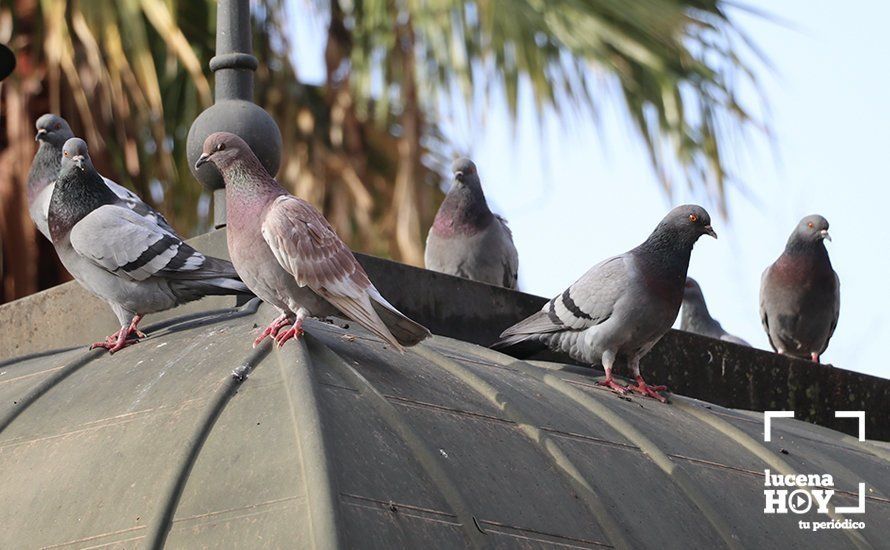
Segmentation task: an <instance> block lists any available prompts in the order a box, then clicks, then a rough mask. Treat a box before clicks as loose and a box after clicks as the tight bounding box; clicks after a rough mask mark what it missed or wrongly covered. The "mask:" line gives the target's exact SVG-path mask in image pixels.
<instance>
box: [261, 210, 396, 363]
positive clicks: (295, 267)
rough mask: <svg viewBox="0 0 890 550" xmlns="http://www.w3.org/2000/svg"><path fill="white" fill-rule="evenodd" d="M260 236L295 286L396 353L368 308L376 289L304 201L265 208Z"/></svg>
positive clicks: (391, 340)
mask: <svg viewBox="0 0 890 550" xmlns="http://www.w3.org/2000/svg"><path fill="white" fill-rule="evenodd" d="M261 229H262V234H263V238H264V239H265V240H266V243H267V244H268V245H269V248H271V249H272V253H273V254H274V255H275V258H276V259H277V260H278V263H279V264H281V267H283V268H284V269H285V270H286V271H288V272H289V273H290V274H291V275H293V276H294V279H295V280H296V281H297V284H299V285H300V286H307V287H309V288H311V289H312V290H313V291H314V292H315V293H317V294H319V295H320V296H322V297H323V298H325V299H326V300H327V301H329V302H330V303H331V304H333V305H334V306H335V307H336V308H337V309H339V310H340V311H342V312H343V313H345V314H346V315H347V316H349V317H350V318H352V319H353V320H355V321H356V322H358V323H359V324H361V325H362V326H364V327H365V328H367V329H368V330H370V331H371V332H373V333H375V334H376V335H377V336H379V337H381V338H382V339H383V340H385V341H387V342H389V343H390V344H392V345H393V346H394V347H396V348H397V349H401V346H400V345H399V343H398V342H397V341H396V340H395V338H394V337H393V336H392V334H391V333H390V332H389V330H387V329H386V326H385V325H384V324H383V321H382V320H381V319H380V317H379V315H378V314H377V312H376V311H375V310H374V308H373V306H372V304H371V296H372V295H373V296H377V295H378V294H377V290H376V289H375V288H374V286H373V285H372V284H371V281H370V279H368V275H367V274H366V273H365V270H364V269H363V268H362V266H361V264H359V263H358V261H357V260H356V259H355V256H353V255H352V251H351V250H349V248H348V247H347V246H346V244H345V243H343V241H341V240H340V237H339V236H337V233H336V232H335V231H334V228H333V227H331V225H330V224H329V223H328V221H327V220H326V219H325V218H324V216H322V215H321V213H320V212H319V211H318V210H316V209H315V207H313V206H312V205H311V204H309V203H308V202H306V201H304V200H301V199H299V198H297V197H294V196H291V195H282V196H280V197H278V198H277V199H275V201H274V202H272V204H271V205H269V208H268V210H267V211H266V215H265V217H264V219H263V221H262V228H261Z"/></svg>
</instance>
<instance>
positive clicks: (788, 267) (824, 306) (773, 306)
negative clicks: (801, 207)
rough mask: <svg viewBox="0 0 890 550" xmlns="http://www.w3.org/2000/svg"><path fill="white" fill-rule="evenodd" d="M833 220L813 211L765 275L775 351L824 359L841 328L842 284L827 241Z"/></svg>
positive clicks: (764, 308) (766, 315)
mask: <svg viewBox="0 0 890 550" xmlns="http://www.w3.org/2000/svg"><path fill="white" fill-rule="evenodd" d="M826 239H828V240H829V241H830V240H831V236H830V235H829V234H828V220H826V219H825V218H823V217H822V216H819V215H811V216H807V217H805V218H804V219H802V220H801V221H800V223H799V224H797V227H795V228H794V231H793V232H792V233H791V236H790V237H789V238H788V243H787V244H786V245H785V251H784V252H782V255H781V256H779V258H778V259H777V260H776V261H775V262H773V264H772V265H770V266H769V267H768V268H766V271H764V272H763V277H762V278H761V279H760V320H761V322H762V323H763V330H765V331H766V335H767V337H768V338H769V343H770V345H771V346H772V348H773V350H775V351H776V352H777V353H780V354H783V355H791V356H794V357H801V358H804V359H811V360H812V361H813V362H815V363H818V362H819V357H820V356H821V355H822V354H823V353H824V352H825V349H826V348H828V341H829V340H830V339H831V336H832V334H834V329H835V327H837V319H838V315H839V314H840V308H841V290H840V288H841V283H840V279H838V276H837V273H835V272H834V269H832V267H831V260H829V259H828V251H827V250H825V240H826Z"/></svg>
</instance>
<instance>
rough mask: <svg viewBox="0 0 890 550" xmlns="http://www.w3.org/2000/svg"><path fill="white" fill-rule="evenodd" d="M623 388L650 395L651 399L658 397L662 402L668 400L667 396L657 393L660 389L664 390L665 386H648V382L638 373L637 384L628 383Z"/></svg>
mask: <svg viewBox="0 0 890 550" xmlns="http://www.w3.org/2000/svg"><path fill="white" fill-rule="evenodd" d="M625 389H626V390H627V391H632V392H636V393H638V394H640V395H643V396H645V397H651V398H652V399H658V400H659V401H661V402H662V403H667V402H668V400H667V397H665V396H663V395H661V394H660V393H658V392H660V391H666V390H667V386H650V385H649V384H647V383H646V381H645V380H643V377H642V376H640V375H639V374H638V375H637V384H636V385H635V386H634V385H628V386H627V387H626V388H625Z"/></svg>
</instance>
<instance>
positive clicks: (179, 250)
mask: <svg viewBox="0 0 890 550" xmlns="http://www.w3.org/2000/svg"><path fill="white" fill-rule="evenodd" d="M48 221H49V234H50V239H51V240H52V243H53V246H54V247H55V249H56V252H57V253H58V254H59V258H60V259H61V260H62V264H64V266H65V268H66V269H68V271H69V272H70V273H71V274H72V275H73V276H74V278H75V279H77V281H78V282H79V283H80V284H81V285H83V286H84V287H85V288H86V289H87V290H89V291H90V292H92V293H93V294H95V295H96V296H98V297H100V298H102V299H104V300H105V301H106V302H108V303H109V305H111V309H112V310H113V311H114V314H115V315H116V316H117V318H118V321H120V323H121V328H120V330H118V331H117V332H116V333H114V334H112V335H111V336H109V337H108V338H107V339H106V340H105V341H104V342H97V343H95V344H93V345H92V347H101V348H105V349H107V350H108V351H110V352H111V353H114V352H116V351H118V350H119V349H122V348H124V347H126V346H128V345H130V344H132V343H135V342H136V341H138V340H136V339H131V338H130V337H131V336H132V335H136V336H144V335H143V334H141V333H140V332H139V330H138V328H137V326H138V324H139V321H140V320H141V319H142V316H143V315H145V314H147V313H154V312H157V311H162V310H165V309H169V308H171V307H173V306H177V305H179V304H183V303H185V302H190V301H192V300H197V299H198V298H201V297H203V296H205V295H210V294H214V295H225V294H250V291H249V290H248V289H247V287H246V286H245V285H244V283H242V282H241V281H239V280H238V278H237V274H236V273H235V268H234V267H233V266H232V264H231V263H229V262H227V261H225V260H219V259H217V258H211V257H207V256H204V255H202V254H201V253H200V252H198V251H196V250H195V249H194V248H192V247H191V246H189V245H188V244H186V243H184V242H183V241H182V239H181V238H180V237H179V236H178V235H176V234H175V233H173V232H172V231H167V230H166V229H164V228H163V227H162V226H161V225H159V224H158V223H157V222H155V221H153V220H151V219H149V218H146V217H143V216H140V215H139V214H137V213H136V212H134V211H133V210H132V209H130V208H129V205H128V204H127V203H126V202H125V201H124V200H123V199H121V198H120V197H119V196H117V195H116V194H115V193H114V192H113V191H112V190H111V189H109V188H108V186H107V185H106V184H105V182H104V181H103V180H102V176H100V175H99V173H98V172H96V169H95V168H94V167H93V163H92V161H91V160H90V155H89V153H88V151H87V144H86V142H84V141H83V140H82V139H79V138H71V139H69V140H68V141H67V142H65V145H64V146H63V148H62V162H61V169H60V171H59V178H58V180H56V183H55V188H54V189H53V194H52V197H51V198H50V202H49V218H48Z"/></svg>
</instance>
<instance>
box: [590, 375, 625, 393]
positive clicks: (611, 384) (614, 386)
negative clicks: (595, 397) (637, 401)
mask: <svg viewBox="0 0 890 550" xmlns="http://www.w3.org/2000/svg"><path fill="white" fill-rule="evenodd" d="M596 385H597V386H603V387H604V388H608V389H610V390H612V391H613V392H615V393H617V394H618V395H627V390H628V387H625V386H622V385H621V384H619V383H618V382H615V379H614V378H612V375H609V376H606V379H605V380H601V381H599V382H597V383H596Z"/></svg>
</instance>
